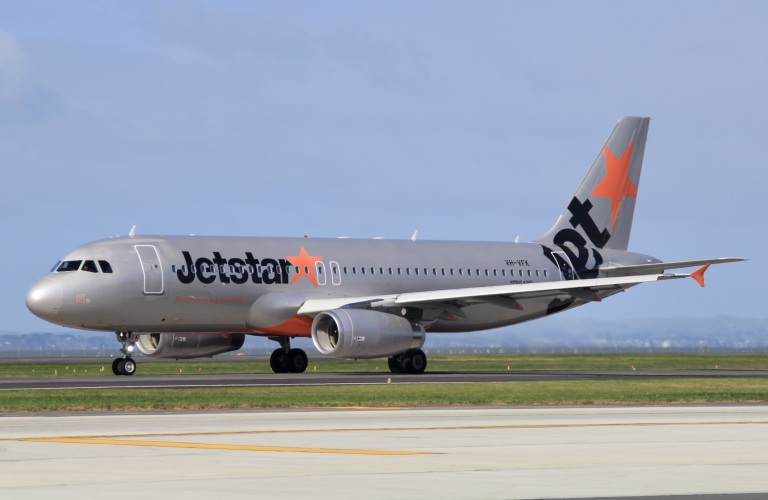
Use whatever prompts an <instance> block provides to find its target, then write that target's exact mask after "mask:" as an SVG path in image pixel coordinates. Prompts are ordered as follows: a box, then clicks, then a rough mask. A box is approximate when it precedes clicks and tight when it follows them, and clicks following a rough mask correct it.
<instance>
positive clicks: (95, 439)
mask: <svg viewBox="0 0 768 500" xmlns="http://www.w3.org/2000/svg"><path fill="white" fill-rule="evenodd" d="M703 425H768V422H760V421H734V422H727V421H719V422H627V423H594V424H519V425H514V424H512V425H465V426H446V427H360V428H344V429H274V430H262V431H220V432H178V433H168V432H166V433H155V434H141V435H138V436H137V435H133V436H131V437H142V438H152V437H157V438H161V437H166V438H168V437H181V436H187V437H189V436H233V435H249V434H250V435H257V434H299V433H308V434H311V433H318V434H323V433H332V432H391V431H398V432H429V431H474V430H525V429H579V428H587V427H683V426H703ZM120 437H121V436H115V435H112V436H87V437H86V436H83V437H61V438H27V439H0V441H30V442H37V443H71V444H101V445H113V446H154V447H159V448H192V449H202V450H238V451H268V452H285V453H331V454H342V455H380V456H382V455H390V456H392V455H401V456H402V455H431V454H433V453H431V452H419V451H399V450H356V449H339V448H303V447H291V446H249V445H228V444H208V443H185V442H175V441H142V440H136V439H119V438H120Z"/></svg>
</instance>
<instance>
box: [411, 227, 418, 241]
mask: <svg viewBox="0 0 768 500" xmlns="http://www.w3.org/2000/svg"><path fill="white" fill-rule="evenodd" d="M418 237H419V230H418V229H417V230H416V231H414V232H413V236H411V241H416V238H418Z"/></svg>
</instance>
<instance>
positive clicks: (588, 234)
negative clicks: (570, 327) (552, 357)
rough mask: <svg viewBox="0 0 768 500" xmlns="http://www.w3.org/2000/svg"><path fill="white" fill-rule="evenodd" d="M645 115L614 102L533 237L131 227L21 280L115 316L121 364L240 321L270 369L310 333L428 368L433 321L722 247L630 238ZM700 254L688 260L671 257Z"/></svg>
mask: <svg viewBox="0 0 768 500" xmlns="http://www.w3.org/2000/svg"><path fill="white" fill-rule="evenodd" d="M649 121H650V119H649V118H645V117H624V118H621V119H620V120H619V122H618V124H617V125H616V127H615V128H614V130H613V132H612V133H611V135H610V136H609V138H608V140H607V142H606V144H605V146H604V147H603V148H602V149H601V150H600V152H599V154H598V156H597V158H596V159H595V161H594V163H593V164H592V166H591V168H590V169H589V171H588V172H587V175H586V177H585V178H584V179H583V181H582V182H581V184H580V185H579V186H578V188H577V190H576V193H575V194H574V195H573V197H572V198H571V199H570V200H569V201H568V203H567V205H566V208H565V210H564V211H563V213H562V214H561V215H560V217H559V218H558V219H557V221H556V222H555V225H554V226H553V227H552V228H551V229H550V230H549V232H547V233H546V234H544V235H543V236H542V237H541V238H539V239H537V240H535V241H533V242H530V243H511V242H464V241H421V240H418V239H416V238H415V237H414V238H412V239H410V240H384V239H373V240H361V239H315V238H263V237H253V238H248V237H203V236H137V235H135V234H134V232H133V231H131V234H130V235H129V236H126V237H118V238H111V239H105V240H100V241H96V242H93V243H88V244H86V245H83V246H81V247H79V248H76V249H75V250H73V251H71V252H70V253H69V254H68V255H66V256H65V257H64V258H63V259H62V260H61V261H59V262H58V263H57V264H56V266H54V268H53V269H52V271H51V272H50V273H49V274H48V275H46V276H45V277H43V278H42V279H40V280H39V281H38V282H37V283H35V284H34V286H32V288H31V289H30V290H29V292H28V293H27V296H26V304H27V307H28V308H29V310H30V311H32V312H33V313H34V314H35V315H37V316H38V317H40V318H42V319H44V320H46V321H49V322H51V323H55V324H57V325H62V326H65V327H71V328H79V329H86V330H97V331H109V332H115V333H116V336H117V340H118V341H119V342H120V343H121V352H122V357H118V358H116V359H115V361H114V363H113V365H112V371H113V372H114V373H115V374H116V375H133V374H134V373H135V371H136V362H135V360H134V358H133V354H134V353H135V349H136V348H138V350H139V351H141V352H142V353H143V354H145V355H147V356H151V357H158V358H176V359H182V358H198V357H209V356H213V355H216V354H220V353H224V352H228V351H233V350H237V349H239V348H240V347H242V346H243V343H244V341H245V337H246V335H257V336H262V337H268V338H270V339H272V340H274V341H276V342H277V343H278V344H279V347H278V348H277V349H275V351H274V352H273V353H272V356H271V359H270V365H271V368H272V370H273V371H274V372H277V373H284V372H293V373H300V372H303V371H305V369H306V368H307V365H308V359H307V355H306V353H305V352H304V351H303V350H301V349H296V348H291V339H293V338H296V337H311V338H312V342H313V343H314V345H315V347H316V348H317V350H318V351H319V352H320V353H321V354H323V355H327V356H330V357H333V358H345V359H364V358H379V357H387V358H388V363H389V368H390V370H391V371H392V372H394V373H422V372H424V370H425V369H426V366H427V357H426V355H425V353H424V351H423V350H422V347H423V345H424V340H425V338H426V335H427V333H429V334H432V333H440V332H470V331H477V330H486V329H491V328H498V327H503V326H508V325H514V324H516V323H521V322H523V321H530V320H534V319H537V318H543V317H545V316H549V315H551V314H555V313H559V312H562V311H566V310H568V309H572V308H574V307H577V306H581V305H584V304H588V303H591V302H599V301H601V300H602V299H605V298H606V297H610V296H611V295H615V294H617V293H619V292H623V291H624V290H626V289H628V288H630V287H633V286H635V285H638V284H640V283H646V282H653V281H661V280H666V279H675V278H683V277H692V278H694V279H695V280H696V281H698V283H699V284H700V285H701V286H704V272H705V270H706V269H707V267H708V266H709V265H710V264H720V263H725V262H734V261H738V260H743V259H739V258H718V259H703V260H689V261H683V262H662V261H660V260H659V259H656V258H654V257H651V256H649V255H644V254H640V253H635V252H630V251H628V250H627V248H628V244H629V236H630V230H631V228H632V218H633V214H634V211H635V201H636V198H637V193H638V185H639V181H640V170H641V168H642V163H643V153H644V150H645V143H646V137H647V135H648V125H649ZM698 266H701V267H699V268H698V269H697V270H696V271H694V272H691V273H685V274H672V273H668V270H670V269H679V268H686V267H698Z"/></svg>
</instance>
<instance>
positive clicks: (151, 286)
mask: <svg viewBox="0 0 768 500" xmlns="http://www.w3.org/2000/svg"><path fill="white" fill-rule="evenodd" d="M135 248H136V254H137V255H138V256H139V263H140V265H141V270H142V272H143V273H144V294H145V295H159V294H161V293H163V266H162V265H161V264H160V256H159V255H158V254H157V248H155V246H154V245H135Z"/></svg>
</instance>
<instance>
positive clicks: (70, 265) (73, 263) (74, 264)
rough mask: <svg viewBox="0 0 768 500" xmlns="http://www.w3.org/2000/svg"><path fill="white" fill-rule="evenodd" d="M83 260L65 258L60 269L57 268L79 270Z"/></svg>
mask: <svg viewBox="0 0 768 500" xmlns="http://www.w3.org/2000/svg"><path fill="white" fill-rule="evenodd" d="M82 263H83V261H82V260H65V261H64V262H62V263H61V265H60V266H59V268H58V269H56V271H57V272H59V273H62V272H69V271H77V270H78V269H80V264H82Z"/></svg>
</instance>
